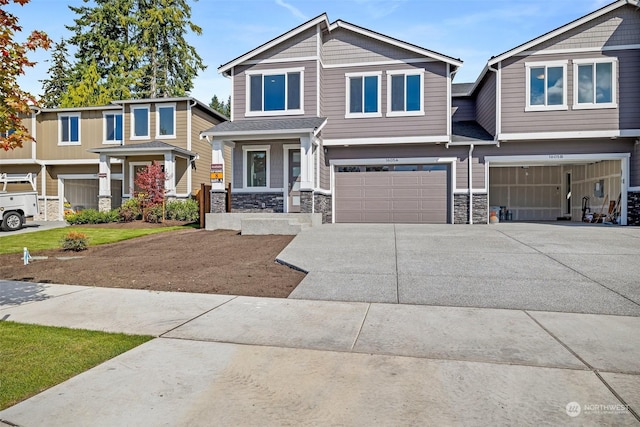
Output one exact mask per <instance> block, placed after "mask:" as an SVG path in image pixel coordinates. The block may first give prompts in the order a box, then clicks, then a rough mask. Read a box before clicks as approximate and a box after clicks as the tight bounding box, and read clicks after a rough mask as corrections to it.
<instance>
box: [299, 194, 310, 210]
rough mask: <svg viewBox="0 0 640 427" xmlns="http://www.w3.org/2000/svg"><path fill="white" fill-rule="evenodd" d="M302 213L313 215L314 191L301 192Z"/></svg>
mask: <svg viewBox="0 0 640 427" xmlns="http://www.w3.org/2000/svg"><path fill="white" fill-rule="evenodd" d="M300 213H313V190H301V191H300Z"/></svg>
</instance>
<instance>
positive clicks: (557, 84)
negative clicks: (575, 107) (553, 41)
mask: <svg viewBox="0 0 640 427" xmlns="http://www.w3.org/2000/svg"><path fill="white" fill-rule="evenodd" d="M567 63H568V61H551V62H544V63H526V64H525V66H526V69H527V106H526V108H525V111H539V110H566V109H567Z"/></svg>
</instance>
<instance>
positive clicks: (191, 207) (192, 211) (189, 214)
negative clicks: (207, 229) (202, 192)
mask: <svg viewBox="0 0 640 427" xmlns="http://www.w3.org/2000/svg"><path fill="white" fill-rule="evenodd" d="M165 216H166V218H167V219H174V220H177V221H189V222H197V221H198V220H199V219H200V208H199V206H198V202H197V201H196V200H194V199H187V200H172V201H170V202H169V203H167V206H166V212H165Z"/></svg>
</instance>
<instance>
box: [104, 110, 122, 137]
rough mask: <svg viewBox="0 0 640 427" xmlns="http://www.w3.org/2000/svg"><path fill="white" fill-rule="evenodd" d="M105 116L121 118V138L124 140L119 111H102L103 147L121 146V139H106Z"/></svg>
mask: <svg viewBox="0 0 640 427" xmlns="http://www.w3.org/2000/svg"><path fill="white" fill-rule="evenodd" d="M107 116H120V117H122V138H123V139H124V117H123V116H122V112H121V111H117V112H116V111H103V112H102V143H103V144H105V145H122V142H123V140H122V139H114V140H108V139H107Z"/></svg>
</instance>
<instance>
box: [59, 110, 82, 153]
mask: <svg viewBox="0 0 640 427" xmlns="http://www.w3.org/2000/svg"><path fill="white" fill-rule="evenodd" d="M58 120H59V125H58V128H59V132H58V145H80V114H79V113H73V114H58Z"/></svg>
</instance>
